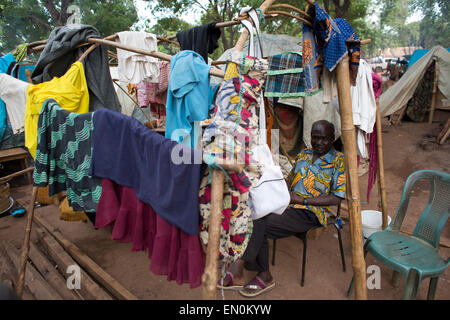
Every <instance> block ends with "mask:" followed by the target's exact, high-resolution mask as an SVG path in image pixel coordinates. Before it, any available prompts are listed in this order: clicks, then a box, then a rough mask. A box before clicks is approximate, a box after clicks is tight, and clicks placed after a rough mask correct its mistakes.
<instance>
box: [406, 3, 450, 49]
mask: <svg viewBox="0 0 450 320" xmlns="http://www.w3.org/2000/svg"><path fill="white" fill-rule="evenodd" d="M412 5H413V8H414V9H415V10H417V11H420V12H421V13H422V15H423V18H422V20H421V21H420V24H419V31H420V37H419V43H420V45H421V46H423V47H424V48H431V47H433V46H435V45H442V46H444V47H446V48H448V47H449V46H450V25H449V18H450V3H449V1H448V0H420V1H419V0H412Z"/></svg>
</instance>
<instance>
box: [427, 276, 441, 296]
mask: <svg viewBox="0 0 450 320" xmlns="http://www.w3.org/2000/svg"><path fill="white" fill-rule="evenodd" d="M438 279H439V277H436V278H430V286H429V287H428V295H427V299H428V300H434V295H435V294H436V288H437V282H438Z"/></svg>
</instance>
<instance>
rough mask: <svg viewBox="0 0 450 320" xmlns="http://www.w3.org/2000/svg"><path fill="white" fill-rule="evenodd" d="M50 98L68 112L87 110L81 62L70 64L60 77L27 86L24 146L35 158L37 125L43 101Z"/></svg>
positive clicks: (87, 102)
mask: <svg viewBox="0 0 450 320" xmlns="http://www.w3.org/2000/svg"><path fill="white" fill-rule="evenodd" d="M49 98H52V99H54V100H55V101H56V102H58V104H59V105H60V106H61V108H63V109H66V110H68V111H70V112H76V113H86V112H89V92H88V87H87V82H86V77H85V75H84V68H83V64H82V63H81V62H79V61H77V62H75V63H73V64H72V66H71V67H70V69H69V70H67V72H66V74H64V75H63V76H62V77H60V78H58V77H54V78H53V79H52V80H50V81H47V82H43V83H39V84H35V85H30V86H28V88H27V109H26V111H25V146H26V147H27V148H28V151H29V152H30V154H31V155H32V156H33V158H35V156H36V147H37V135H38V132H37V125H38V119H39V113H40V112H41V109H42V105H43V104H44V101H45V100H47V99H49Z"/></svg>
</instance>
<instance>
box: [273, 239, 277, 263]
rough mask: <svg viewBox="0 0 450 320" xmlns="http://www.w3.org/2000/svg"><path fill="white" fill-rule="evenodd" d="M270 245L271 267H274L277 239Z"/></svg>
mask: <svg viewBox="0 0 450 320" xmlns="http://www.w3.org/2000/svg"><path fill="white" fill-rule="evenodd" d="M272 244H273V248H272V265H273V266H274V265H275V250H276V247H277V239H273V242H272Z"/></svg>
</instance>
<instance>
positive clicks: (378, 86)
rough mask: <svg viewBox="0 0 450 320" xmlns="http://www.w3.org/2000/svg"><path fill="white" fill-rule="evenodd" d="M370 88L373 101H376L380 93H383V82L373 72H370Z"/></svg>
mask: <svg viewBox="0 0 450 320" xmlns="http://www.w3.org/2000/svg"><path fill="white" fill-rule="evenodd" d="M372 87H373V93H374V95H375V99H378V97H379V96H380V95H381V92H382V91H383V80H382V79H381V77H380V76H379V75H378V74H376V73H375V72H372Z"/></svg>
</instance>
